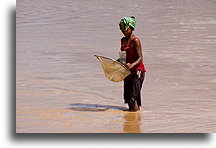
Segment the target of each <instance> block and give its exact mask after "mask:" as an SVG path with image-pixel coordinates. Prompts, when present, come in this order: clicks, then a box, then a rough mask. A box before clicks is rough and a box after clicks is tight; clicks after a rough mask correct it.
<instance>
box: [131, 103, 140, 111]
mask: <svg viewBox="0 0 216 148" xmlns="http://www.w3.org/2000/svg"><path fill="white" fill-rule="evenodd" d="M128 107H129V111H132V112H136V111H138V110H140V107H139V106H138V105H137V102H136V101H131V102H129V103H128Z"/></svg>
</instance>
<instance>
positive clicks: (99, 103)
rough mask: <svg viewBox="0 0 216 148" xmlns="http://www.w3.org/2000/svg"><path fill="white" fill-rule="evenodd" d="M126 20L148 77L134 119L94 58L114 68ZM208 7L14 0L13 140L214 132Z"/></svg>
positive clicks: (190, 1)
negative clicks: (132, 24)
mask: <svg viewBox="0 0 216 148" xmlns="http://www.w3.org/2000/svg"><path fill="white" fill-rule="evenodd" d="M128 15H129V16H130V15H134V16H136V18H137V26H136V29H135V32H134V34H135V35H137V36H138V37H139V38H140V40H141V41H142V45H143V53H144V62H145V65H146V68H147V73H146V78H145V82H144V85H143V88H142V108H141V111H140V112H137V113H131V112H128V111H125V110H126V108H127V106H126V105H125V104H123V83H122V82H121V83H114V82H111V81H108V80H107V79H106V78H105V76H104V74H103V71H102V68H101V66H100V64H99V62H98V60H97V59H96V58H95V57H94V56H93V55H95V54H96V55H103V56H107V57H110V58H113V59H117V57H118V52H119V48H120V38H121V37H122V34H121V32H120V31H119V28H118V22H119V20H120V18H121V17H123V16H128ZM215 24H216V21H215V2H214V1H213V0H206V1H201V0H186V1H185V0H179V1H175V2H174V1H171V0H168V1H156V0H145V1H143V0H135V1H132V0H131V1H130V0H126V1H124V3H122V2H120V1H119V2H117V1H115V2H113V1H105V0H104V1H97V0H92V1H85V0H82V1H67V0H61V1H58V0H46V1H43V0H38V1H29V0H18V1H17V9H16V28H17V29H16V60H17V61H16V96H17V98H16V132H18V133H47V132H50V133H54V132H58V133H65V132H66V133H68V132H70V133H80V132H81V133H83V132H84V133H85V132H102V133H104V132H105V133H110V132H116V133H131V132H135V133H140V132H141V133H147V132H148V133H158V132H161V133H170V132H184V133H189V132H215V82H216V80H215Z"/></svg>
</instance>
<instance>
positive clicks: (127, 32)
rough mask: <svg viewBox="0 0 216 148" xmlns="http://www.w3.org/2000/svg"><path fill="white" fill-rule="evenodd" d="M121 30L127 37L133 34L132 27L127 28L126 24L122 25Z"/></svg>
mask: <svg viewBox="0 0 216 148" xmlns="http://www.w3.org/2000/svg"><path fill="white" fill-rule="evenodd" d="M120 30H121V32H122V33H123V34H124V36H125V37H130V36H131V34H132V29H131V28H130V27H129V28H128V29H127V30H126V27H125V26H120Z"/></svg>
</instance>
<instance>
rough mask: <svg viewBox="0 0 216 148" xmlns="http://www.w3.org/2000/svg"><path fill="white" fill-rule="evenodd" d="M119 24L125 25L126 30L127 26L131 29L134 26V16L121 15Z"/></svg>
mask: <svg viewBox="0 0 216 148" xmlns="http://www.w3.org/2000/svg"><path fill="white" fill-rule="evenodd" d="M119 25H120V26H125V27H126V30H127V29H128V28H129V27H132V28H133V29H134V28H135V26H136V20H135V18H134V17H123V18H122V19H121V20H120V23H119Z"/></svg>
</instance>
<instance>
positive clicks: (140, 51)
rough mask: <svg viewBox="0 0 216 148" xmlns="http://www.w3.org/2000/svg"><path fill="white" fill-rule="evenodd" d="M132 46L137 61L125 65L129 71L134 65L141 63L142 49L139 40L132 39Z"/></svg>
mask: <svg viewBox="0 0 216 148" xmlns="http://www.w3.org/2000/svg"><path fill="white" fill-rule="evenodd" d="M132 44H133V46H134V48H135V50H136V52H137V55H138V59H137V60H136V61H135V62H134V63H127V66H128V67H129V69H131V68H133V67H134V66H135V65H137V64H139V63H140V62H142V49H141V43H140V40H139V39H134V40H133V41H132Z"/></svg>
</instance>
